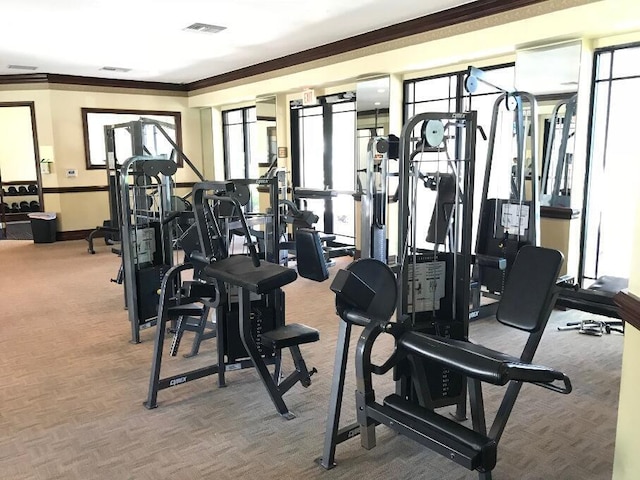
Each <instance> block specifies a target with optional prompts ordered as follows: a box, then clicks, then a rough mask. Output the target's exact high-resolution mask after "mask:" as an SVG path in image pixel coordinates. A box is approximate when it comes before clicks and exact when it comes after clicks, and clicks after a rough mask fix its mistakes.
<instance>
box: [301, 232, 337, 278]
mask: <svg viewBox="0 0 640 480" xmlns="http://www.w3.org/2000/svg"><path fill="white" fill-rule="evenodd" d="M296 255H297V266H298V273H299V274H300V276H301V277H304V278H308V279H310V280H315V281H316V282H322V281H324V280H326V279H327V278H329V271H328V269H327V262H326V260H325V258H324V250H323V249H322V240H321V238H320V233H319V232H318V231H316V230H313V229H311V228H300V229H298V230H297V231H296Z"/></svg>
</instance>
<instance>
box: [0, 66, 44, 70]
mask: <svg viewBox="0 0 640 480" xmlns="http://www.w3.org/2000/svg"><path fill="white" fill-rule="evenodd" d="M7 68H10V69H12V70H30V71H33V70H37V69H38V67H34V66H33V65H7Z"/></svg>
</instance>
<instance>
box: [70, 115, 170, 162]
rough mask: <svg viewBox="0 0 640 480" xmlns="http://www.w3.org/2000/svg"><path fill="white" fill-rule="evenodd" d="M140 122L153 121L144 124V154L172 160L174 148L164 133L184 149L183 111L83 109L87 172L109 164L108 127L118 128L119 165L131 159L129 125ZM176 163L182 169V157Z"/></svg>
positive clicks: (116, 142) (117, 153)
mask: <svg viewBox="0 0 640 480" xmlns="http://www.w3.org/2000/svg"><path fill="white" fill-rule="evenodd" d="M138 120H149V121H151V122H149V123H146V122H143V131H142V134H143V149H144V151H145V154H148V155H153V156H163V157H166V158H170V157H171V155H172V152H173V146H172V145H171V143H170V142H169V141H168V140H167V138H166V137H165V135H164V134H163V132H164V133H166V134H167V135H168V136H169V138H171V140H172V141H173V142H174V143H175V144H176V145H178V147H179V148H180V149H182V126H181V118H180V112H165V111H156V110H118V109H105V108H83V109H82V128H83V131H84V151H85V159H86V164H87V169H89V170H91V169H97V168H105V166H106V164H107V154H106V142H105V126H113V127H115V128H114V140H115V153H116V158H117V161H118V163H120V164H122V163H124V161H125V160H126V159H127V158H129V157H132V156H133V152H134V145H133V137H132V135H131V129H130V128H128V124H129V123H130V122H135V121H138ZM160 128H161V129H162V131H160ZM176 162H177V163H178V166H182V157H180V156H176Z"/></svg>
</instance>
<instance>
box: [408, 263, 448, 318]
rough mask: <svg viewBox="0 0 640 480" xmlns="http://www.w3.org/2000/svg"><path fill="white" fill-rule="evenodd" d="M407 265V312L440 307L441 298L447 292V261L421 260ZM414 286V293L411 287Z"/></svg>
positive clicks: (426, 310) (431, 309)
mask: <svg viewBox="0 0 640 480" xmlns="http://www.w3.org/2000/svg"><path fill="white" fill-rule="evenodd" d="M413 267H414V265H413V264H411V263H410V264H409V265H407V283H408V285H409V289H408V291H407V312H408V313H412V312H414V308H413V305H414V304H415V312H428V311H434V310H439V309H440V299H441V298H442V297H444V293H445V273H446V263H445V262H443V261H436V262H421V263H416V264H415V275H414V270H413ZM412 286H413V294H412V293H411V288H412Z"/></svg>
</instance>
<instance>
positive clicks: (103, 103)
mask: <svg viewBox="0 0 640 480" xmlns="http://www.w3.org/2000/svg"><path fill="white" fill-rule="evenodd" d="M0 101H34V102H35V111H36V123H37V131H38V143H39V145H40V152H41V156H42V157H43V158H44V157H45V156H46V157H47V158H49V159H50V160H52V161H53V164H52V168H51V173H50V174H43V175H42V184H43V187H45V188H55V187H79V186H82V187H84V186H104V185H106V184H107V178H106V173H105V171H104V170H87V169H86V162H85V152H84V136H83V128H82V115H81V108H83V107H85V108H114V109H134V110H161V111H172V112H180V114H181V120H182V145H183V149H184V152H185V154H186V155H187V157H189V159H190V160H191V161H192V162H193V163H194V164H195V165H196V166H197V167H198V168H199V169H200V170H201V171H202V170H203V140H202V135H201V130H200V129H201V120H200V111H199V109H192V108H189V107H188V99H187V97H186V95H185V94H181V93H171V92H157V91H148V90H131V89H119V88H103V89H96V88H92V87H81V86H78V87H75V86H74V87H70V86H67V85H49V86H47V87H46V88H42V87H41V86H36V87H35V88H30V86H29V85H27V86H22V85H21V86H20V87H19V89H14V90H11V89H10V86H4V87H3V88H2V89H1V90H0ZM209 163H211V152H210V151H209ZM68 169H75V170H77V172H78V175H77V177H70V178H67V176H66V171H67V170H68ZM196 179H197V177H196V176H195V175H194V174H193V173H192V172H191V171H190V169H189V168H188V167H185V168H182V169H179V171H178V173H177V175H176V181H178V182H189V181H195V180H196ZM44 208H45V210H46V211H52V212H57V213H58V230H60V231H73V230H84V229H91V228H94V227H95V226H96V225H101V224H102V221H103V220H104V219H106V218H108V217H109V206H108V197H107V194H106V192H88V193H61V194H45V197H44Z"/></svg>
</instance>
